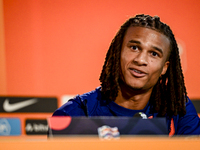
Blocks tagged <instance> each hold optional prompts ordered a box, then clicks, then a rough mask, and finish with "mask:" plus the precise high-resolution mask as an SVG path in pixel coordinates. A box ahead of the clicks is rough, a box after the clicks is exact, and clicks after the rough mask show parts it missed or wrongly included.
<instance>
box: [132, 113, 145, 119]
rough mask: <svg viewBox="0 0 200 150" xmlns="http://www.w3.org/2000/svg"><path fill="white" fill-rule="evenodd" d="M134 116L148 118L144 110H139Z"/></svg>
mask: <svg viewBox="0 0 200 150" xmlns="http://www.w3.org/2000/svg"><path fill="white" fill-rule="evenodd" d="M133 117H139V118H142V119H147V115H146V114H145V113H143V112H137V113H135V115H134V116H133Z"/></svg>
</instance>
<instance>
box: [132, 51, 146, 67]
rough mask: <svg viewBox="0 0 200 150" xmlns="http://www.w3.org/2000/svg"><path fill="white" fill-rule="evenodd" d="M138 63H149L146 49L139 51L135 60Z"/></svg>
mask: <svg viewBox="0 0 200 150" xmlns="http://www.w3.org/2000/svg"><path fill="white" fill-rule="evenodd" d="M133 61H134V62H135V63H137V64H138V65H147V64H148V55H147V52H145V51H140V52H138V54H137V56H136V57H135V58H134V60H133Z"/></svg>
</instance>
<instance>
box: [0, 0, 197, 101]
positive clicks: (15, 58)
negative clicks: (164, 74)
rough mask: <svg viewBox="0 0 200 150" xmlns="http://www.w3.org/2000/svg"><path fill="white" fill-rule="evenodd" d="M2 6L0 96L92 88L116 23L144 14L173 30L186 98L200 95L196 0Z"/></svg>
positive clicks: (61, 0)
mask: <svg viewBox="0 0 200 150" xmlns="http://www.w3.org/2000/svg"><path fill="white" fill-rule="evenodd" d="M1 2H3V16H2V14H1V15H0V16H1V18H0V19H1V20H2V18H3V24H2V22H1V24H0V29H1V33H2V34H1V44H0V46H1V51H0V52H1V61H0V63H1V69H0V71H1V73H3V74H1V83H2V85H1V89H0V93H1V94H5V95H21V96H23V95H33V96H56V97H58V98H59V97H60V96H62V95H64V94H72V95H73V94H82V93H84V92H87V91H90V90H93V89H94V88H95V87H97V86H99V80H98V79H99V74H100V72H101V69H102V65H103V62H104V58H105V54H106V51H107V49H108V47H109V44H110V42H111V40H112V39H113V37H114V36H115V33H116V32H117V30H118V29H119V27H120V25H121V24H122V23H123V22H124V21H125V20H126V19H128V18H129V17H130V16H133V15H135V14H137V13H145V14H150V15H158V16H160V17H161V20H162V21H164V22H166V23H167V24H169V25H170V26H171V28H172V30H173V31H174V34H175V36H176V38H177V40H178V43H179V46H180V47H181V50H182V51H181V58H182V65H183V70H184V75H185V82H186V86H187V91H188V95H189V96H190V98H199V97H200V92H199V90H200V87H199V84H200V80H199V69H198V67H199V66H200V61H199V51H198V48H199V47H200V42H199V38H198V36H199V35H200V30H199V26H200V21H199V20H200V16H199V14H200V9H199V6H200V1H199V0H190V1H188V0H182V1H174V0H162V1H160V0H153V1H148V0H140V1H136V0H118V1H116V0H106V1H93V0H85V1H80V0H73V1H69V0H48V1H46V0H28V1H27V0H3V1H1ZM2 28H3V29H4V30H3V31H2ZM2 38H3V39H2ZM4 46H5V47H4ZM4 53H5V54H4ZM4 60H5V64H4ZM5 69H6V72H5ZM5 75H6V76H5ZM2 79H3V80H2ZM4 81H6V83H4Z"/></svg>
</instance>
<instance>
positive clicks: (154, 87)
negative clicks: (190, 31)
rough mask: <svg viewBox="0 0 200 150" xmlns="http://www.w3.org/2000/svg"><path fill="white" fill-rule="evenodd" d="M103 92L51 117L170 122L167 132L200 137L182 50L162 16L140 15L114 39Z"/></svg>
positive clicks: (78, 98)
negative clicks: (138, 118)
mask: <svg viewBox="0 0 200 150" xmlns="http://www.w3.org/2000/svg"><path fill="white" fill-rule="evenodd" d="M100 81H101V87H98V88H97V89H95V90H94V91H91V92H88V93H85V94H83V95H77V96H76V97H75V98H73V99H71V100H69V101H68V102H67V103H66V104H64V105H63V106H62V107H60V108H59V109H57V110H56V111H55V112H54V114H53V116H129V117H133V116H134V115H135V114H136V113H138V112H143V113H144V114H146V115H147V117H151V118H152V117H166V119H167V123H168V129H169V132H170V131H171V126H172V125H173V124H171V121H173V122H174V128H175V134H179V135H180V134H185V135H186V134H194V135H195V134H200V120H199V117H198V115H197V113H196V110H195V108H194V106H193V104H192V102H191V101H190V100H189V98H188V97H187V93H186V88H185V84H184V77H183V73H182V69H181V64H180V57H179V51H178V47H177V43H176V40H175V38H174V35H173V33H172V31H171V29H170V27H169V26H168V25H166V24H164V23H162V22H161V21H160V18H159V17H156V16H155V17H151V16H149V15H143V14H142V15H136V16H135V17H133V18H130V19H129V20H128V21H126V22H125V23H124V24H123V25H122V26H121V28H120V30H119V31H118V33H117V34H116V36H115V38H114V39H113V41H112V43H111V45H110V48H109V50H108V52H107V55H106V59H105V63H104V66H103V70H102V73H101V76H100Z"/></svg>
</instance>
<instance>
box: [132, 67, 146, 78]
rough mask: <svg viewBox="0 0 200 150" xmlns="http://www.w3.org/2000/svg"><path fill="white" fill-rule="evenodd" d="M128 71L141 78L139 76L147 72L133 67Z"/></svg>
mask: <svg viewBox="0 0 200 150" xmlns="http://www.w3.org/2000/svg"><path fill="white" fill-rule="evenodd" d="M130 72H131V74H132V75H133V76H135V77H137V78H141V77H144V76H145V75H146V74H147V73H145V72H143V71H140V70H137V69H133V68H130Z"/></svg>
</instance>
